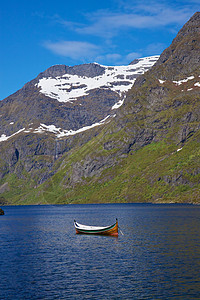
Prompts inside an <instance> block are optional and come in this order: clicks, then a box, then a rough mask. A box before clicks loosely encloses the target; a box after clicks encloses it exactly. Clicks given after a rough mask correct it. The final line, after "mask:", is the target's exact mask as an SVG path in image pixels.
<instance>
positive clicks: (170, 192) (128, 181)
mask: <svg viewBox="0 0 200 300" xmlns="http://www.w3.org/2000/svg"><path fill="white" fill-rule="evenodd" d="M199 46H200V13H199V12H197V13H196V14H194V15H193V16H192V18H191V19H190V20H189V21H188V22H187V23H186V24H185V25H184V26H183V28H182V29H181V30H180V31H179V33H178V35H177V36H176V37H175V39H174V40H173V42H172V44H171V45H170V46H169V48H167V49H166V50H165V51H164V52H163V53H162V54H161V56H160V58H159V59H158V57H153V58H146V59H142V60H141V59H140V60H135V61H133V62H132V64H130V65H129V66H127V67H105V66H100V65H98V64H87V65H82V66H75V67H66V66H63V65H62V66H54V67H51V68H49V69H48V70H46V71H45V72H43V73H41V74H39V76H38V77H37V78H36V79H34V80H33V81H31V82H30V83H28V84H26V85H25V86H24V87H23V88H22V89H21V90H20V91H18V92H16V93H15V94H13V95H11V96H10V97H8V98H6V99H5V100H3V101H2V103H1V104H0V110H1V114H2V116H3V118H2V122H1V128H0V129H1V134H0V136H1V138H0V139H1V142H0V151H1V158H0V178H1V179H0V194H1V195H2V201H4V203H5V201H7V203H16V204H31V203H44V204H45V203H89V202H96V203H98V202H153V203H160V202H168V203H169V202H190V203H200V184H199V182H200V155H199V154H200V153H199V144H200V47H199ZM155 61H156V63H155ZM150 66H152V67H151V68H150ZM147 68H148V70H147ZM86 70H87V71H86ZM144 71H146V72H144ZM140 72H141V75H140ZM138 75H140V76H138ZM136 77H137V78H136ZM131 82H132V83H133V82H134V85H132V83H131ZM31 123H32V124H31ZM97 125H98V126H97Z"/></svg>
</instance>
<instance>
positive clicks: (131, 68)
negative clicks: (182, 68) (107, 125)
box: [0, 56, 158, 141]
mask: <svg viewBox="0 0 200 300" xmlns="http://www.w3.org/2000/svg"><path fill="white" fill-rule="evenodd" d="M157 59H158V56H153V57H147V58H141V59H138V60H137V61H135V62H133V63H134V65H133V64H131V65H128V66H116V67H106V66H101V65H99V64H96V63H91V64H84V65H78V66H74V67H68V66H65V65H56V66H52V67H50V68H49V69H47V70H46V71H44V72H42V73H40V74H39V75H38V76H37V78H35V79H34V80H32V81H30V82H29V83H27V84H25V86H24V87H23V88H22V89H20V90H19V91H17V92H16V93H14V94H13V95H11V96H9V97H8V98H6V99H4V100H3V101H1V102H0V110H1V124H0V141H5V140H7V139H8V138H9V137H10V136H12V135H13V134H16V133H18V132H19V130H20V132H22V131H25V132H34V133H37V132H41V131H42V132H45V131H46V132H52V133H53V134H54V135H56V136H57V137H58V138H59V137H63V136H68V135H71V134H75V133H77V132H79V131H80V130H83V128H84V127H87V126H92V127H93V126H94V124H96V125H98V124H99V123H102V122H103V121H102V120H104V119H105V118H108V117H110V116H113V115H114V114H115V110H116V109H117V108H118V107H119V106H120V105H122V103H123V100H124V94H125V92H126V91H128V90H129V89H130V88H131V87H132V85H133V83H134V81H135V79H136V78H137V77H138V76H139V75H141V74H143V73H144V72H145V71H146V70H148V69H149V68H150V67H151V66H152V65H153V64H154V63H155V62H156V61H157Z"/></svg>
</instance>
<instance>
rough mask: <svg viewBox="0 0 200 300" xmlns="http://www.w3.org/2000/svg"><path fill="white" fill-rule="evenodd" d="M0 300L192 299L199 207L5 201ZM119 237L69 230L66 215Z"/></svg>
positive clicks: (199, 289) (199, 250)
mask: <svg viewBox="0 0 200 300" xmlns="http://www.w3.org/2000/svg"><path fill="white" fill-rule="evenodd" d="M4 211H5V215H4V216H1V217H0V299H6V300H7V299H162V300H163V299H199V298H200V271H199V270H200V206H195V205H178V204H173V205H151V204H149V205H148V204H99V205H61V206H7V207H4ZM116 217H118V220H119V225H120V229H121V231H122V232H123V234H124V235H122V234H120V233H119V237H118V238H116V237H106V236H91V235H76V234H75V229H74V227H73V221H74V219H76V220H77V221H78V222H79V223H83V224H87V225H100V226H101V225H102V226H106V225H111V224H112V223H114V222H115V218H116Z"/></svg>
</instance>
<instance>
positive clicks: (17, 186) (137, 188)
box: [3, 132, 200, 204]
mask: <svg viewBox="0 0 200 300" xmlns="http://www.w3.org/2000/svg"><path fill="white" fill-rule="evenodd" d="M199 142H200V132H197V133H196V134H195V135H194V136H193V137H192V138H191V139H190V140H189V141H188V142H187V143H186V144H185V145H184V147H183V148H182V149H181V150H179V149H178V147H177V146H176V145H175V144H173V143H169V141H167V140H163V141H161V142H157V143H151V144H150V145H147V146H145V147H143V148H141V149H139V150H137V151H133V152H130V153H129V154H128V155H127V157H125V158H123V159H121V160H120V163H119V164H117V165H115V166H113V167H110V168H107V169H105V170H104V171H103V172H102V174H101V175H100V176H91V177H87V178H84V177H83V178H82V179H81V181H80V182H77V183H76V184H74V185H73V186H71V185H69V184H67V181H68V179H69V177H70V176H71V175H72V172H73V170H72V167H71V166H72V164H73V163H75V162H76V163H77V162H79V163H82V162H83V161H82V159H83V157H84V156H85V155H87V150H86V149H89V148H88V147H87V146H88V145H85V146H83V147H81V148H80V149H79V150H78V151H76V153H73V154H72V155H71V156H70V157H68V158H67V159H66V160H65V161H64V162H62V164H61V165H60V168H59V170H58V172H57V173H56V174H55V175H54V176H52V177H51V178H50V179H49V180H47V182H45V183H44V184H42V185H40V186H39V187H37V188H34V184H35V183H34V181H31V180H30V178H29V177H26V176H28V174H24V176H25V177H26V181H25V180H20V179H18V178H17V176H16V175H13V174H12V175H9V176H8V178H7V182H8V183H9V186H10V191H7V192H5V193H4V194H3V196H4V197H5V198H6V199H9V202H10V203H12V204H32V203H34V204H51V203H57V204H63V203H106V202H155V203H158V202H159V203H160V202H167V203H169V202H181V203H182V202H188V203H199V202H200V201H199V200H200V184H199V182H200V174H199V166H200V149H199ZM177 150H178V151H177Z"/></svg>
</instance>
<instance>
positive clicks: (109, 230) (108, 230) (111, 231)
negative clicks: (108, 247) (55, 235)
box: [75, 220, 118, 236]
mask: <svg viewBox="0 0 200 300" xmlns="http://www.w3.org/2000/svg"><path fill="white" fill-rule="evenodd" d="M75 229H76V233H77V234H98V235H111V236H118V221H117V220H116V223H115V224H114V225H112V226H109V227H105V228H103V229H96V230H95V229H90V230H89V229H82V228H77V227H76V226H75Z"/></svg>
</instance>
